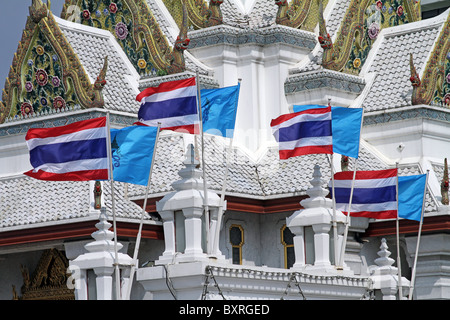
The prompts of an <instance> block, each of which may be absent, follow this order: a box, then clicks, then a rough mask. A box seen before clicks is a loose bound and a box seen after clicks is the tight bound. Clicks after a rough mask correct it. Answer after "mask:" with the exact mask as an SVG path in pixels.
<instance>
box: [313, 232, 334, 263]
mask: <svg viewBox="0 0 450 320" xmlns="http://www.w3.org/2000/svg"><path fill="white" fill-rule="evenodd" d="M312 228H313V230H314V253H315V257H316V260H315V261H314V265H315V266H330V265H331V263H330V235H329V234H328V232H329V231H330V229H331V224H329V223H321V224H315V225H313V226H312Z"/></svg>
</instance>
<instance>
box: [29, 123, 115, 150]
mask: <svg viewBox="0 0 450 320" xmlns="http://www.w3.org/2000/svg"><path fill="white" fill-rule="evenodd" d="M106 133H107V132H106V127H101V128H93V129H86V130H81V131H77V132H73V133H69V134H64V135H60V136H56V137H48V138H34V139H29V140H27V145H28V149H29V150H30V151H31V150H33V149H34V148H36V147H38V146H41V145H49V144H55V143H64V142H72V141H81V140H91V139H100V138H106Z"/></svg>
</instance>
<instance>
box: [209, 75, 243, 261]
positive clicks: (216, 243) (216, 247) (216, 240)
mask: <svg viewBox="0 0 450 320" xmlns="http://www.w3.org/2000/svg"><path fill="white" fill-rule="evenodd" d="M241 81H242V79H238V83H241ZM238 99H239V98H238ZM237 103H238V102H237V101H236V104H237ZM236 107H237V105H236ZM233 139H234V133H233V136H232V137H231V138H230V145H229V146H228V150H227V159H226V165H225V177H224V179H223V184H222V193H221V195H220V205H219V212H218V214H217V223H216V230H215V234H214V243H213V248H212V252H213V254H218V253H219V236H220V223H221V221H222V216H223V205H224V202H225V190H226V189H227V179H228V170H229V167H230V153H231V150H232V147H233Z"/></svg>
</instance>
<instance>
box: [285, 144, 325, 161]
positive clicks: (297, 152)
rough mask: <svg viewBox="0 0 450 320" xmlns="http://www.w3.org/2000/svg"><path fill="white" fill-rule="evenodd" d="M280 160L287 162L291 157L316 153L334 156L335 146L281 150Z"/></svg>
mask: <svg viewBox="0 0 450 320" xmlns="http://www.w3.org/2000/svg"><path fill="white" fill-rule="evenodd" d="M279 153H280V159H282V160H285V159H288V158H291V157H297V156H303V155H307V154H314V153H327V154H332V153H333V146H332V145H327V146H308V147H298V148H295V149H293V150H280V151H279Z"/></svg>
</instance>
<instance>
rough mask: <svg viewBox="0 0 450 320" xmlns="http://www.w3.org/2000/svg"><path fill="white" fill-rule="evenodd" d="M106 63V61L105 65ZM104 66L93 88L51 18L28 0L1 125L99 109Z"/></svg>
mask: <svg viewBox="0 0 450 320" xmlns="http://www.w3.org/2000/svg"><path fill="white" fill-rule="evenodd" d="M105 62H106V61H105ZM105 76H106V64H105V65H104V66H103V68H102V69H101V71H100V74H99V77H98V79H97V81H96V82H95V83H94V84H91V83H90V80H89V77H88V75H87V73H86V71H85V70H84V68H83V66H82V65H81V62H80V60H79V59H78V56H77V55H76V54H75V52H74V51H73V49H72V47H71V46H70V44H69V42H68V41H67V39H66V38H65V36H64V34H63V33H62V31H61V29H60V28H59V26H58V24H57V23H56V22H55V19H54V17H53V14H52V13H51V11H50V10H49V9H48V7H47V5H46V4H43V3H42V1H41V0H33V3H32V5H31V6H30V16H29V17H28V19H27V22H26V26H25V30H24V31H23V33H22V39H21V41H20V42H19V45H18V48H17V51H16V53H15V54H14V58H13V62H12V65H11V68H10V71H9V75H8V78H7V79H6V82H5V87H4V89H3V95H2V102H0V123H2V122H4V121H5V119H6V118H7V117H17V116H19V117H30V116H36V115H39V114H46V113H51V112H60V111H63V110H66V109H69V108H74V107H75V106H79V107H80V108H96V107H103V105H104V100H103V94H102V88H103V86H104V85H105V84H106V80H105Z"/></svg>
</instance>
